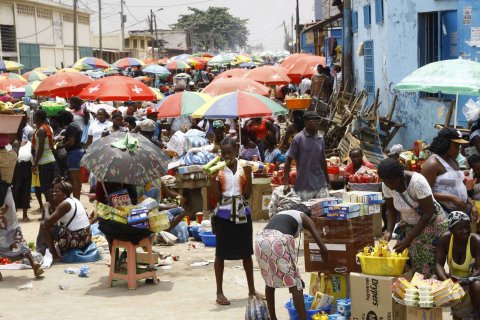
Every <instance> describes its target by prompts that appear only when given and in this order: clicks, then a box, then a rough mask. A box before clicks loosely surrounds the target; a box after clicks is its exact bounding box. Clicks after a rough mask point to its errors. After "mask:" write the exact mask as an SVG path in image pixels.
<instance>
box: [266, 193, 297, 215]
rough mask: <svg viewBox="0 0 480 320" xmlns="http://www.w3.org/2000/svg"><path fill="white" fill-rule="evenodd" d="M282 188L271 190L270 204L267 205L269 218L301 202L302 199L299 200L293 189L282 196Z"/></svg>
mask: <svg viewBox="0 0 480 320" xmlns="http://www.w3.org/2000/svg"><path fill="white" fill-rule="evenodd" d="M283 188H284V186H279V187H276V188H275V190H273V193H272V196H271V198H270V203H269V204H268V214H269V216H270V217H272V216H274V215H275V214H277V213H279V212H280V211H283V210H288V209H290V208H292V207H293V206H294V205H296V204H300V203H301V202H302V199H300V197H299V196H298V195H297V194H296V193H295V191H293V189H292V190H291V191H290V192H289V193H287V194H283Z"/></svg>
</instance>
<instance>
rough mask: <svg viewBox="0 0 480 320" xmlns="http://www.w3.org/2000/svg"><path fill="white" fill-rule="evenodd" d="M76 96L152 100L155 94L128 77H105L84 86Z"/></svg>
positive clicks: (116, 99)
mask: <svg viewBox="0 0 480 320" xmlns="http://www.w3.org/2000/svg"><path fill="white" fill-rule="evenodd" d="M78 96H79V97H80V98H82V99H87V100H97V99H100V100H103V101H129V100H131V101H152V100H154V99H155V94H154V93H153V92H152V90H150V88H148V86H146V85H145V84H143V83H142V82H140V81H138V80H136V79H132V78H130V77H123V76H116V77H106V78H102V79H99V80H96V81H95V82H92V83H91V84H90V85H88V86H87V87H85V88H84V89H83V90H82V91H81V92H80V93H79V94H78Z"/></svg>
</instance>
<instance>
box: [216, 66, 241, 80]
mask: <svg viewBox="0 0 480 320" xmlns="http://www.w3.org/2000/svg"><path fill="white" fill-rule="evenodd" d="M247 73H248V70H247V69H240V68H236V69H230V70H227V71H225V72H222V73H220V74H219V75H218V76H216V77H215V79H214V80H217V79H225V78H243V77H244V76H245V75H246V74H247Z"/></svg>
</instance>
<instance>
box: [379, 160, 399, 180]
mask: <svg viewBox="0 0 480 320" xmlns="http://www.w3.org/2000/svg"><path fill="white" fill-rule="evenodd" d="M377 172H378V176H379V177H380V178H381V179H389V178H400V177H402V176H403V173H404V172H405V167H404V166H403V164H401V163H400V161H398V160H395V159H392V158H387V159H385V160H383V161H382V162H380V164H379V165H378V168H377Z"/></svg>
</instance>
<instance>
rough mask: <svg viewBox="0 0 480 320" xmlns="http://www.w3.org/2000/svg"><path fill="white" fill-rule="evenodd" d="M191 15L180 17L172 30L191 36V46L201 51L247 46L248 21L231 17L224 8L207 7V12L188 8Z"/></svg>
mask: <svg viewBox="0 0 480 320" xmlns="http://www.w3.org/2000/svg"><path fill="white" fill-rule="evenodd" d="M188 10H189V11H191V12H192V13H191V14H184V15H180V18H179V19H178V21H177V23H176V24H174V25H172V27H173V28H176V29H183V30H186V31H187V32H189V33H190V31H191V33H190V34H193V45H194V46H195V47H197V48H198V47H200V48H202V49H203V50H212V49H214V48H216V49H220V50H228V49H234V48H235V47H237V46H240V47H243V46H245V45H246V44H247V39H248V34H249V31H248V29H247V26H246V25H247V22H248V19H240V18H237V17H234V16H232V15H231V14H230V13H229V12H228V11H229V9H228V8H225V7H209V8H208V9H207V10H200V9H196V8H190V7H189V8H188Z"/></svg>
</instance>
